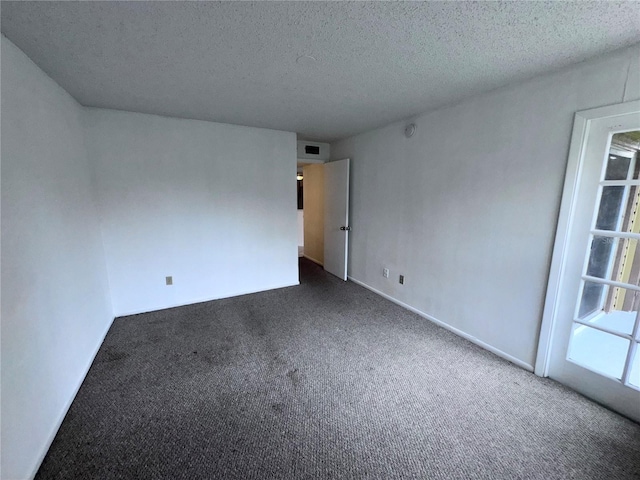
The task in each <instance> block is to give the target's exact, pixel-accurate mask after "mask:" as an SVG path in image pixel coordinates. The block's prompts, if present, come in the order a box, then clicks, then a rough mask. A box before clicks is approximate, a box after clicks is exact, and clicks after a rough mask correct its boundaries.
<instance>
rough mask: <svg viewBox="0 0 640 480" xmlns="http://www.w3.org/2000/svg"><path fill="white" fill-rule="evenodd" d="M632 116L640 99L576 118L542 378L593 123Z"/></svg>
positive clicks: (545, 319)
mask: <svg viewBox="0 0 640 480" xmlns="http://www.w3.org/2000/svg"><path fill="white" fill-rule="evenodd" d="M633 113H639V114H640V100H636V101H633V102H626V103H620V104H616V105H609V106H606V107H599V108H593V109H590V110H584V111H581V112H577V113H576V115H575V119H574V123H573V133H572V135H571V144H570V147H569V157H568V161H567V172H566V175H565V179H564V188H563V190H562V200H561V203H560V213H559V215H558V226H557V229H556V238H555V242H554V244H553V254H552V257H551V267H550V270H549V280H548V283H547V293H546V296H545V302H544V309H543V313H542V324H541V326H540V337H539V341H538V353H537V356H536V363H535V368H534V373H535V374H536V375H539V376H541V377H546V376H548V375H549V363H550V355H551V351H552V346H553V337H554V333H555V329H556V327H557V323H558V322H557V307H558V299H559V295H560V288H561V285H562V284H563V280H564V274H565V271H564V270H565V259H566V256H567V250H568V248H569V234H570V232H571V229H572V226H573V224H572V219H573V214H574V212H575V210H576V207H577V201H576V198H577V195H578V185H579V184H580V178H581V176H582V169H583V159H584V153H585V148H586V145H587V139H588V136H589V128H590V125H591V122H592V121H593V120H595V119H602V118H608V117H616V116H619V115H628V114H633Z"/></svg>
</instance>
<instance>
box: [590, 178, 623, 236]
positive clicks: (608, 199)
mask: <svg viewBox="0 0 640 480" xmlns="http://www.w3.org/2000/svg"><path fill="white" fill-rule="evenodd" d="M623 195H624V187H621V186H613V187H602V197H601V198H600V208H599V209H598V217H597V220H596V229H598V230H615V229H616V227H617V226H618V219H619V217H620V206H621V204H622V197H623Z"/></svg>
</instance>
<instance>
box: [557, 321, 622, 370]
mask: <svg viewBox="0 0 640 480" xmlns="http://www.w3.org/2000/svg"><path fill="white" fill-rule="evenodd" d="M629 345H630V342H629V340H626V339H624V338H621V337H618V336H616V335H612V334H610V333H606V332H602V331H600V330H596V329H595V328H589V327H587V326H584V325H580V324H578V323H574V328H573V332H572V334H571V342H570V344H569V355H568V358H569V359H570V360H572V361H573V362H575V363H578V364H579V365H582V366H583V367H586V368H588V369H589V370H593V371H594V372H598V373H602V374H605V375H609V376H610V377H614V378H618V379H621V378H622V372H623V370H624V364H625V361H626V360H627V352H628V351H629Z"/></svg>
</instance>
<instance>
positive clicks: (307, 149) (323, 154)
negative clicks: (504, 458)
mask: <svg viewBox="0 0 640 480" xmlns="http://www.w3.org/2000/svg"><path fill="white" fill-rule="evenodd" d="M329 153H330V151H329V144H328V143H318V142H305V141H300V142H298V159H300V160H302V159H305V160H320V161H323V162H324V161H327V160H329Z"/></svg>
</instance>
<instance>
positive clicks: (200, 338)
mask: <svg viewBox="0 0 640 480" xmlns="http://www.w3.org/2000/svg"><path fill="white" fill-rule="evenodd" d="M301 281H302V285H301V286H299V287H291V288H286V289H280V290H275V291H270V292H264V293H259V294H253V295H247V296H243V297H236V298H231V299H226V300H218V301H215V302H207V303H201V304H197V305H191V306H187V307H181V308H174V309H170V310H164V311H160V312H154V313H148V314H144V315H136V316H131V317H126V318H119V319H117V320H116V321H115V322H114V324H113V326H112V328H111V330H110V331H109V334H108V335H107V338H106V340H105V342H104V344H103V345H102V348H101V349H100V352H99V353H98V356H97V357H96V359H95V362H94V364H93V366H92V367H91V370H90V372H89V374H88V376H87V378H86V380H85V382H84V384H83V385H82V387H81V389H80V391H79V393H78V396H77V398H76V399H75V401H74V402H73V405H72V406H71V409H70V411H69V413H68V415H67V417H66V418H65V420H64V423H63V424H62V427H61V428H60V431H59V432H58V435H57V437H56V439H55V441H54V442H53V445H52V447H51V449H50V451H49V453H48V455H47V457H46V458H45V460H44V463H43V464H42V467H41V468H40V471H39V472H38V476H37V478H39V479H44V478H65V479H67V478H82V479H90V478H95V479H113V478H167V479H205V478H206V479H209V478H211V479H215V478H230V479H234V478H237V479H268V478H293V479H298V478H372V479H374V478H375V479H394V478H425V479H447V480H448V479H479V478H483V479H484V478H486V479H495V478H498V479H502V478H510V479H511V478H514V479H568V478H575V479H608V480H611V479H628V478H640V426H639V425H638V424H635V423H633V422H631V421H630V420H627V419H625V418H623V417H621V416H619V415H617V414H615V413H613V412H611V411H609V410H607V409H605V408H603V407H601V406H599V405H596V404H595V403H593V402H591V401H589V400H587V399H585V398H584V397H582V396H580V395H578V394H576V393H574V392H572V391H570V390H568V389H566V388H564V387H562V386H561V385H559V384H557V383H555V382H553V381H551V380H547V379H540V378H538V377H536V376H534V375H533V374H531V373H528V372H526V371H524V370H522V369H520V368H518V367H516V366H513V365H511V364H510V363H508V362H506V361H503V360H501V359H500V358H498V357H496V356H494V355H492V354H491V353H488V352H486V351H484V350H482V349H481V348H479V347H476V346H475V345H473V344H471V343H469V342H467V341H465V340H463V339H461V338H459V337H456V336H455V335H453V334H451V333H449V332H447V331H446V330H444V329H441V328H439V327H437V326H435V325H433V324H431V323H430V322H428V321H427V320H424V319H423V318H420V317H418V316H417V315H414V314H412V313H410V312H408V311H406V310H404V309H402V308H400V307H398V306H396V305H394V304H392V303H391V302H388V301H387V300H384V299H383V298H381V297H379V296H376V295H374V294H373V293H371V292H369V291H367V290H365V289H363V288H361V287H359V286H357V285H355V284H353V283H350V282H349V283H344V282H341V281H340V280H338V279H337V278H334V277H331V276H329V275H327V274H325V273H324V272H323V271H322V270H321V269H320V267H318V266H316V265H314V264H312V263H310V262H308V261H306V260H302V261H301Z"/></svg>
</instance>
